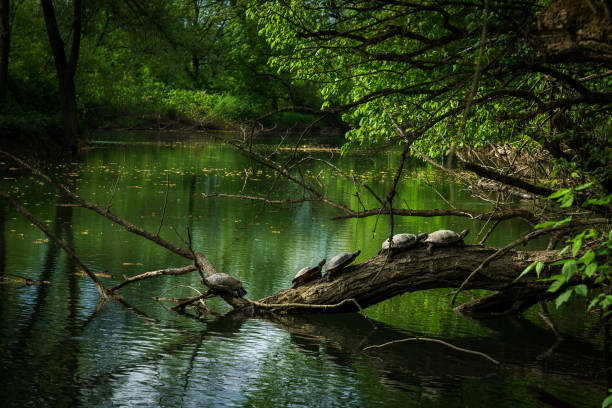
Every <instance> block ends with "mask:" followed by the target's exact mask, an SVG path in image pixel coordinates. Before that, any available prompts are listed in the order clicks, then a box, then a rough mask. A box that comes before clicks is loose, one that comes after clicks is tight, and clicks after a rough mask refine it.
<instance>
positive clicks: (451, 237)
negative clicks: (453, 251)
mask: <svg viewBox="0 0 612 408" xmlns="http://www.w3.org/2000/svg"><path fill="white" fill-rule="evenodd" d="M468 232H469V230H463V231H461V232H460V233H459V234H457V233H456V232H455V231H451V230H438V231H434V232H432V233H431V234H429V235H428V236H427V239H426V240H425V241H424V242H425V243H426V244H427V253H428V254H429V255H431V254H433V249H434V247H437V246H447V245H452V244H458V243H460V242H461V243H462V242H463V238H465V236H466V235H467V234H468Z"/></svg>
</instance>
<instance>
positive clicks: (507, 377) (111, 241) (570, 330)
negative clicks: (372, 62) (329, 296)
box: [0, 133, 606, 407]
mask: <svg viewBox="0 0 612 408" xmlns="http://www.w3.org/2000/svg"><path fill="white" fill-rule="evenodd" d="M96 140H97V142H96V144H95V145H94V149H92V150H90V151H88V152H86V153H83V154H82V155H81V156H80V157H79V158H77V159H75V160H74V161H73V162H71V163H65V164H62V165H60V166H55V168H54V169H53V171H54V172H58V173H61V174H63V175H64V176H65V177H66V183H67V184H69V185H71V186H72V188H74V189H76V191H77V192H78V194H80V195H81V196H83V197H85V198H86V199H88V200H90V201H93V202H96V203H98V204H100V205H101V206H102V207H106V206H107V205H108V204H109V203H110V204H111V207H110V208H111V211H112V212H114V213H116V214H118V215H119V216H121V217H123V218H124V219H126V220H128V221H130V222H132V223H135V224H137V225H139V226H141V227H143V228H145V229H148V230H150V231H153V232H156V231H157V230H158V228H159V226H160V224H161V225H162V226H161V232H160V235H161V236H162V237H164V238H165V239H167V240H169V241H172V242H174V243H176V244H177V245H181V246H182V245H183V244H182V239H185V238H186V235H187V234H186V231H187V228H189V229H190V230H191V231H192V236H193V242H194V246H195V247H196V248H197V249H199V250H200V251H201V252H203V253H204V254H205V255H206V256H207V257H208V258H209V259H210V260H211V262H213V263H214V264H215V266H216V267H217V269H218V270H220V271H225V272H229V273H231V274H233V275H235V276H237V277H239V278H240V279H241V280H242V281H243V283H244V286H245V287H246V289H247V291H248V296H249V297H250V298H252V299H257V298H260V297H263V296H266V295H269V294H272V293H274V292H276V291H278V290H280V289H284V288H288V287H289V286H290V284H291V279H292V278H293V276H294V275H295V272H296V271H297V270H299V269H300V268H302V267H303V266H306V265H311V264H315V263H317V262H318V261H319V260H320V259H322V258H327V259H330V258H331V257H332V256H333V255H334V254H336V253H338V252H341V251H354V250H356V249H361V251H362V253H361V255H360V256H359V258H358V259H357V262H360V261H363V260H366V259H368V258H371V257H372V256H374V255H375V254H376V253H377V251H378V249H379V248H380V243H381V241H382V240H383V239H384V238H386V236H387V235H388V232H389V223H388V219H387V218H386V217H381V218H379V219H377V218H376V217H370V218H366V219H360V220H354V219H349V220H336V221H333V220H330V218H331V217H333V216H336V215H341V213H339V212H338V210H336V209H334V208H332V207H329V206H326V205H324V204H321V203H303V204H296V205H293V206H283V207H277V206H266V205H262V204H261V203H253V202H250V201H242V200H238V199H231V198H222V197H208V198H205V197H204V196H203V193H204V194H210V193H212V192H221V193H233V194H251V195H254V194H265V193H266V192H267V191H268V190H269V189H270V187H271V186H272V185H273V183H274V177H275V175H274V173H273V172H271V171H270V170H268V169H266V168H264V167H261V166H258V165H253V166H254V167H253V170H254V172H253V173H251V174H250V175H249V177H248V180H247V183H245V169H247V168H250V166H251V164H252V163H250V161H249V159H248V158H246V157H244V156H243V155H242V154H240V153H239V152H237V151H236V150H234V149H232V148H230V147H228V146H227V145H224V144H221V143H219V142H217V141H215V139H214V138H211V137H207V136H206V135H202V134H161V133H160V134H155V133H142V134H139V133H129V134H119V133H114V134H100V135H97V136H96ZM304 142H305V143H309V144H318V143H321V142H322V140H321V139H318V138H314V139H312V140H305V141H304ZM325 142H326V143H327V144H329V143H330V142H329V141H327V140H325ZM276 143H278V139H277V138H267V139H265V140H258V141H256V145H257V147H262V146H263V147H267V148H268V151H271V148H272V147H273V146H275V145H276ZM313 154H314V155H315V157H318V158H321V159H325V160H330V161H332V162H334V163H335V164H336V165H338V166H340V167H341V168H343V169H354V170H355V173H354V174H355V176H356V178H357V179H359V180H360V181H362V182H366V183H368V184H369V185H370V186H371V187H372V188H373V189H374V190H375V191H376V192H377V193H379V194H381V195H382V194H383V193H384V191H385V189H386V188H388V187H389V186H390V185H391V183H392V177H393V175H392V173H390V172H389V169H390V168H393V167H394V166H395V165H396V164H397V163H398V162H399V154H397V153H384V154H380V155H373V154H371V153H366V152H363V153H359V152H357V153H354V154H349V155H346V156H343V157H340V156H339V155H338V154H337V153H330V152H317V153H313ZM325 168H326V167H325V165H323V164H322V163H320V162H319V163H315V164H313V165H311V167H309V168H308V169H306V170H305V172H304V176H305V177H307V178H314V177H317V180H318V181H317V182H318V183H320V188H321V190H322V191H324V192H325V193H326V194H327V195H328V196H329V197H332V198H335V199H338V200H343V201H345V202H349V203H350V204H351V205H352V206H353V208H357V207H358V205H359V200H361V201H362V203H363V204H364V205H365V206H366V207H372V206H376V203H375V201H374V200H372V198H371V197H368V196H366V195H365V194H363V192H362V195H360V197H357V196H355V194H354V193H355V190H354V186H353V183H352V182H347V181H346V180H345V179H343V178H341V177H338V176H336V175H334V174H330V173H329V172H327V171H325ZM0 172H1V173H2V177H3V179H2V187H3V188H4V189H5V190H7V191H8V192H9V193H10V194H11V195H13V196H14V197H15V198H16V199H18V200H19V201H20V202H21V203H22V204H23V205H25V206H26V207H27V208H29V209H30V211H32V212H33V213H34V215H36V216H37V217H38V218H39V219H41V220H43V221H44V222H45V223H46V224H47V225H48V226H49V227H50V228H51V229H52V230H53V231H55V232H56V234H57V235H58V236H60V237H61V238H62V239H63V240H64V241H65V242H66V243H68V244H69V245H70V246H72V247H73V248H74V249H75V251H76V253H77V255H78V256H79V257H80V258H81V259H82V260H83V261H84V262H85V263H86V264H87V265H89V266H90V268H91V269H92V270H94V272H96V273H99V274H100V276H101V279H102V281H103V282H104V284H105V285H107V286H111V285H113V284H114V283H117V282H119V281H121V279H122V277H123V276H133V275H136V274H139V273H142V272H145V271H150V270H154V269H160V268H166V267H174V266H183V265H187V264H188V262H187V261H186V260H184V259H181V258H179V257H178V256H176V255H173V254H171V253H169V252H168V251H166V250H163V249H161V248H159V247H157V246H155V245H153V244H151V243H149V242H148V241H145V240H144V239H142V238H139V237H136V236H134V235H132V234H130V233H128V232H126V231H124V230H122V229H121V228H120V227H118V226H117V225H113V224H112V223H110V222H109V221H107V220H106V219H104V218H102V217H100V216H98V215H96V214H94V213H92V212H90V211H87V210H85V209H83V208H79V207H71V206H66V205H64V204H66V200H65V199H63V198H61V197H59V196H57V194H56V193H55V191H54V190H53V189H52V188H51V186H49V185H48V184H46V183H44V182H43V181H42V180H40V179H38V178H36V177H34V176H32V175H31V174H29V173H27V172H25V171H21V170H19V169H16V166H15V165H14V164H12V163H10V162H8V161H7V160H5V161H4V162H3V164H2V166H0ZM168 182H169V188H168V187H167V184H168ZM115 184H116V185H117V188H116V189H114V188H113V186H114V185H115ZM400 185H401V189H400V190H399V192H398V196H397V201H396V202H398V203H401V204H400V206H401V207H403V208H413V209H427V208H448V204H447V203H446V202H445V201H444V200H442V199H441V198H440V196H439V194H440V195H442V196H444V197H446V198H447V199H449V200H450V202H451V204H453V205H456V206H457V207H463V208H466V207H467V208H469V209H471V210H475V211H479V210H482V211H486V210H487V209H488V208H489V207H488V204H486V203H483V202H480V201H478V200H476V199H474V198H472V197H470V196H469V195H468V194H467V193H465V192H464V191H463V189H462V187H461V186H460V185H450V184H449V183H448V181H447V180H445V178H444V177H443V176H442V175H440V174H438V173H437V172H436V171H434V170H432V169H430V168H428V167H425V166H423V165H421V164H418V163H409V164H408V167H407V170H406V173H405V176H404V177H403V178H402V180H401V183H400ZM115 190H116V191H115ZM434 190H436V191H437V192H438V193H439V194H438V193H436V192H435V191H434ZM166 192H167V199H166ZM301 196H302V192H301V191H300V190H299V188H296V187H295V186H290V185H285V184H284V183H280V184H277V185H276V189H275V192H274V193H272V194H271V196H270V198H273V199H295V198H299V197H301ZM111 198H112V200H111ZM166 200H167V203H166V204H164V203H165V202H166ZM0 211H1V214H0V215H1V217H0V267H1V268H0V270H1V271H3V273H4V275H5V276H6V277H9V278H11V279H18V278H19V277H23V278H29V279H34V280H37V281H45V282H48V283H43V284H38V285H32V286H26V285H22V284H17V283H5V284H2V285H0V384H1V387H0V401H2V402H0V405H2V406H15V407H22V406H35V407H38V406H53V407H55V406H86V407H90V406H102V407H104V406H167V407H176V406H198V407H200V406H261V407H267V406H317V407H318V406H338V407H344V406H398V407H399V406H401V407H405V406H415V407H418V406H444V407H454V406H457V407H467V406H469V407H490V406H492V405H496V406H502V407H517V406H525V407H540V406H542V407H543V406H547V405H545V404H544V403H542V402H541V401H540V400H539V399H538V397H537V396H536V394H535V393H534V391H533V387H538V388H541V389H544V390H546V391H547V392H549V393H551V394H554V395H557V396H559V397H561V398H562V399H565V400H566V401H569V402H571V403H573V404H574V405H576V406H596V405H597V404H598V403H600V401H601V399H602V398H603V396H604V395H605V385H606V376H605V364H604V353H603V351H602V348H603V346H602V340H601V338H602V335H601V333H600V329H599V326H597V324H596V321H597V316H594V315H592V314H588V313H586V312H584V311H583V309H584V308H583V307H582V306H583V305H582V304H578V305H573V307H572V306H570V307H569V308H567V309H564V310H561V311H554V312H553V319H554V320H555V323H557V325H558V326H559V329H560V330H561V332H562V333H563V335H564V337H565V341H563V342H561V343H558V342H556V340H555V337H554V335H553V334H552V333H551V332H550V330H548V329H547V328H546V326H545V325H544V324H543V323H541V321H540V320H539V318H538V316H537V310H530V311H528V312H526V313H525V315H524V316H522V317H517V318H504V319H489V320H484V321H476V320H472V319H470V318H468V317H463V316H459V315H457V314H455V313H454V312H453V311H452V310H451V308H450V307H449V305H448V303H449V298H448V296H447V295H448V293H449V292H450V290H447V289H439V290H433V291H427V292H422V293H414V294H405V295H403V296H401V297H396V298H393V299H390V300H388V301H386V302H383V303H381V304H378V305H376V306H373V307H371V308H369V309H367V311H366V314H367V316H368V317H369V319H366V318H364V317H363V316H361V315H358V314H346V315H334V316H316V315H315V316H301V317H286V316H285V317H283V316H279V317H275V318H267V319H261V318H255V319H244V318H240V317H237V316H233V315H231V314H229V315H223V314H224V313H226V312H227V311H228V310H229V309H228V307H227V306H226V305H225V304H223V303H221V302H214V301H213V302H210V304H211V306H212V307H214V308H215V310H217V311H218V312H219V313H220V314H219V315H214V316H210V317H206V318H205V319H203V320H195V319H189V318H187V317H184V316H182V315H179V314H177V313H174V312H172V311H171V310H169V308H170V307H171V305H169V304H165V303H163V302H157V301H155V300H154V299H153V298H154V297H155V296H160V295H161V296H169V297H181V296H191V295H193V294H195V292H194V289H193V288H198V289H201V287H200V286H199V283H198V281H199V278H198V277H197V276H196V275H195V274H194V275H188V276H183V277H179V278H170V277H162V278H159V279H155V280H149V281H145V282H143V283H141V284H137V285H131V286H128V287H126V288H124V289H121V290H120V293H121V294H122V295H123V297H124V299H125V302H119V301H113V302H111V303H109V304H107V305H105V306H104V307H103V308H102V309H100V310H98V309H96V305H97V298H98V295H97V292H96V291H95V289H94V288H93V285H92V284H91V282H90V281H89V280H88V279H87V278H86V277H84V276H82V274H81V273H79V268H78V267H77V266H76V265H74V263H73V262H71V261H70V260H69V259H67V257H66V256H65V254H64V253H62V252H61V251H59V250H58V249H57V248H56V247H55V246H53V245H50V244H49V242H48V241H47V239H46V237H45V236H44V235H43V234H42V233H41V232H40V231H39V230H38V229H36V228H35V227H34V226H32V225H30V223H29V221H27V220H26V219H24V218H23V217H21V216H20V215H18V214H17V213H16V212H15V211H14V210H12V209H11V208H9V207H8V206H3V207H0ZM162 213H164V220H163V223H161V218H162ZM483 225H484V224H483V223H482V222H477V221H473V220H469V219H466V218H441V217H438V218H408V217H403V218H402V217H396V226H395V230H396V231H397V232H399V231H409V232H414V231H424V232H427V231H432V230H436V229H440V228H451V229H455V230H462V229H465V228H467V229H470V231H471V233H470V235H469V236H468V238H467V239H466V242H467V243H473V242H476V241H477V240H478V238H477V237H476V235H477V233H478V232H480V231H481V230H482V229H483ZM527 229H528V226H527V225H525V224H524V223H522V222H520V221H508V222H504V223H503V224H502V225H500V227H499V228H498V229H497V230H496V231H495V232H494V234H493V235H492V236H491V238H490V239H489V241H488V244H489V245H494V246H500V245H504V244H505V243H507V242H509V241H511V240H512V239H515V238H516V237H518V236H520V234H521V233H523V232H525V231H526V230H527ZM535 245H536V246H537V245H541V243H536V244H535ZM463 299H469V295H468V294H466V295H464V298H463ZM408 336H423V337H432V338H437V339H441V340H444V341H446V342H449V343H452V344H454V345H456V346H460V347H465V348H469V349H473V350H478V351H481V352H485V353H487V354H489V355H491V356H492V357H493V358H495V359H497V360H499V361H500V362H501V363H502V365H501V367H497V366H495V365H493V364H491V363H490V362H488V361H487V360H485V359H483V358H481V357H478V356H474V355H470V354H465V353H460V352H457V351H453V350H451V349H449V348H447V347H444V346H442V345H439V344H434V343H422V342H411V343H403V344H396V345H393V346H390V347H386V348H383V349H377V350H369V351H364V348H365V347H367V346H369V345H374V344H381V343H384V342H386V341H390V340H395V339H400V338H403V337H408Z"/></svg>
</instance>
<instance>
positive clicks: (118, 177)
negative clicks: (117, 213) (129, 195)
mask: <svg viewBox="0 0 612 408" xmlns="http://www.w3.org/2000/svg"><path fill="white" fill-rule="evenodd" d="M120 178H121V171H119V173H117V179H116V180H115V184H114V185H113V188H112V190H111V191H112V193H111V196H110V198H109V199H108V203H106V212H109V211H110V208H111V206H112V205H113V200H114V199H115V193H116V192H117V187H118V185H119V179H120Z"/></svg>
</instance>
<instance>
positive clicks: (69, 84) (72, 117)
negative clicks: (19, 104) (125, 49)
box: [41, 0, 83, 154]
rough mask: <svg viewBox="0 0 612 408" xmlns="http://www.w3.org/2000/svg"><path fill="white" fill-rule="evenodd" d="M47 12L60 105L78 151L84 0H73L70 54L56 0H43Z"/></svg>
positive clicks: (67, 132)
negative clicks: (78, 84) (76, 79)
mask: <svg viewBox="0 0 612 408" xmlns="http://www.w3.org/2000/svg"><path fill="white" fill-rule="evenodd" d="M41 4H42V8H43V15H44V17H45V25H46V28H47V35H48V38H49V44H50V46H51V52H52V54H53V60H54V61H55V71H56V74H57V80H58V83H59V93H60V106H61V110H62V119H63V125H64V138H65V143H66V144H67V147H68V148H69V149H70V150H71V151H72V153H73V154H75V153H76V152H77V150H78V135H79V126H78V117H77V114H78V112H77V103H76V88H75V85H74V76H75V74H76V69H77V63H78V60H79V48H80V45H81V25H82V17H83V3H82V1H81V0H74V1H73V3H72V4H73V6H72V7H73V21H72V25H71V28H72V44H71V47H70V55H69V57H68V58H66V50H65V49H64V41H63V40H62V36H61V34H60V31H59V27H58V23H57V19H56V17H55V7H54V6H53V2H52V0H42V1H41Z"/></svg>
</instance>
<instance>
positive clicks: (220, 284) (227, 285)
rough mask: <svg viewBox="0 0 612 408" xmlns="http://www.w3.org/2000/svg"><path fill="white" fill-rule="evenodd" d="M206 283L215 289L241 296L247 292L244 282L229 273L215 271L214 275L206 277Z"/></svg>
mask: <svg viewBox="0 0 612 408" xmlns="http://www.w3.org/2000/svg"><path fill="white" fill-rule="evenodd" d="M206 285H207V286H209V287H210V288H211V289H212V290H213V291H225V292H230V293H235V294H236V295H237V296H239V297H242V296H244V295H246V293H247V291H246V290H244V287H243V286H242V282H240V281H239V280H238V279H236V278H234V277H233V276H231V275H228V274H227V273H215V274H214V275H211V276H209V277H208V278H206Z"/></svg>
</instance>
